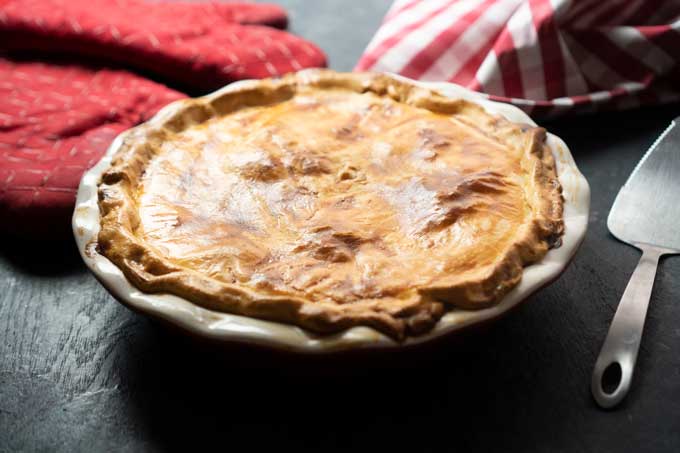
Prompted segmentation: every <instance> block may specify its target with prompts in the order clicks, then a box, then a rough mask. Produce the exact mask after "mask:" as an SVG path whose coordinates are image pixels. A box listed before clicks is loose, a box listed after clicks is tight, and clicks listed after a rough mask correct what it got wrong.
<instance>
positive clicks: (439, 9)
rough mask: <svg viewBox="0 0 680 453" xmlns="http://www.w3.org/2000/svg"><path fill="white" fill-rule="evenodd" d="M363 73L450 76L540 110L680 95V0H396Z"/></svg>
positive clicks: (614, 105)
mask: <svg viewBox="0 0 680 453" xmlns="http://www.w3.org/2000/svg"><path fill="white" fill-rule="evenodd" d="M355 70H357V71H386V72H393V73H398V74H401V75H404V76H406V77H410V78H413V79H420V80H428V81H450V82H455V83H457V84H459V85H462V86H465V87H467V88H470V89H473V90H477V91H480V92H482V93H485V94H486V95H487V96H488V97H489V98H491V99H493V100H498V101H504V102H510V103H512V104H515V105H517V106H518V107H520V108H522V109H523V110H525V111H526V112H528V113H530V114H532V115H535V116H546V115H557V114H561V113H565V112H575V111H579V112H580V111H594V110H601V109H625V108H631V107H637V106H640V105H644V104H652V103H662V102H670V101H675V100H679V99H680V0H578V1H577V0H396V1H395V2H394V4H393V5H392V7H391V8H390V10H389V11H388V13H387V15H386V17H385V19H384V21H383V24H382V25H381V27H380V29H379V30H378V32H377V33H376V35H375V36H374V38H373V40H372V41H371V42H370V44H369V45H368V47H367V49H366V50H365V52H364V54H363V56H362V57H361V59H360V60H359V63H358V64H357V66H356V68H355Z"/></svg>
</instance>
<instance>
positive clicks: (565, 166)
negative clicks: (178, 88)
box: [73, 70, 590, 352]
mask: <svg viewBox="0 0 680 453" xmlns="http://www.w3.org/2000/svg"><path fill="white" fill-rule="evenodd" d="M308 71H310V72H311V71H314V70H307V71H301V74H303V75H304V73H305V72H308ZM385 75H387V76H388V77H392V78H395V79H396V80H398V81H401V82H405V83H409V84H413V85H415V86H419V87H423V88H426V89H431V90H433V91H437V92H439V93H441V94H443V95H444V96H447V97H452V98H462V99H465V100H468V101H471V102H474V103H476V104H478V105H480V106H482V107H483V108H484V109H485V110H486V111H487V112H489V113H492V114H500V115H501V116H503V117H505V118H506V119H508V120H510V121H513V122H516V123H528V124H531V125H535V123H534V122H533V121H532V120H531V119H530V118H529V117H528V115H526V114H525V113H524V112H522V111H521V110H519V109H518V108H516V107H514V106H511V105H508V104H501V103H497V102H493V101H490V100H488V99H486V98H485V96H484V95H482V94H480V93H476V92H472V91H470V90H467V89H465V88H463V87H460V86H458V85H454V84H451V83H438V82H437V83H432V82H418V81H413V80H410V79H406V78H404V77H401V76H396V75H393V74H385ZM258 82H259V81H257V80H247V81H240V82H235V83H232V84H230V85H228V86H226V87H224V88H222V89H220V90H217V91H215V92H213V93H211V94H208V95H206V96H204V97H203V100H207V101H210V100H211V99H214V98H216V97H219V96H220V95H222V94H224V93H226V92H231V91H236V90H239V89H243V88H244V87H245V86H247V85H248V84H257V83H258ZM187 102H191V101H190V100H189V101H188V100H180V101H175V102H173V103H171V104H169V105H168V106H166V107H164V108H163V109H162V110H161V111H160V112H159V113H157V114H156V115H155V116H154V117H153V118H152V119H151V120H149V122H150V123H159V122H162V121H163V120H164V119H166V118H168V117H169V116H171V115H175V114H177V113H178V112H179V111H180V110H181V109H182V107H183V106H184V105H186V103H187ZM129 133H130V132H129V131H126V132H123V133H122V134H120V135H119V136H118V137H117V138H116V139H115V140H114V141H113V143H112V144H111V146H110V147H109V149H108V150H107V152H106V154H105V155H104V156H103V157H102V159H101V160H100V161H99V162H98V164H97V165H95V166H94V167H93V168H92V169H90V170H89V171H88V172H86V173H85V174H84V175H83V178H82V180H81V184H80V187H79V190H78V195H77V201H76V208H75V211H74V216H73V230H74V234H75V238H76V242H77V245H78V249H79V251H80V253H81V256H82V257H83V260H84V261H85V263H86V265H87V266H88V268H90V270H91V271H92V272H93V273H94V275H95V276H96V277H97V279H98V280H99V281H100V282H101V283H102V284H103V285H104V286H105V287H106V288H107V290H108V291H109V292H110V293H111V294H112V295H114V297H116V299H118V300H119V301H120V302H122V303H123V304H125V305H127V306H129V307H130V308H133V309H136V310H138V311H141V312H144V313H145V314H148V315H150V316H153V317H158V318H161V319H164V320H166V321H169V322H171V323H174V324H176V325H178V326H179V327H181V328H183V329H184V330H187V331H189V332H191V333H194V334H197V335H199V336H204V337H210V338H215V339H220V340H225V341H238V342H248V343H256V344H259V345H264V346H272V347H277V348H282V349H287V350H297V351H301V352H302V351H306V352H320V351H328V350H341V349H353V348H370V347H390V346H399V345H410V344H417V343H422V342H425V341H427V340H429V339H432V338H435V337H439V336H442V335H445V334H449V333H453V332H455V331H459V330H460V329H462V328H464V327H468V326H470V325H473V324H477V323H480V322H483V321H487V320H489V319H492V318H496V317H498V316H500V315H502V314H503V313H505V312H506V311H508V310H509V309H511V308H512V307H514V306H516V305H518V304H519V303H520V302H521V301H522V300H524V299H526V298H527V297H528V296H529V295H531V294H532V293H533V292H535V291H536V290H537V289H539V288H540V287H542V286H544V285H545V284H547V283H549V282H550V281H552V280H554V279H555V278H556V277H557V276H558V275H559V274H560V273H561V272H562V271H563V270H564V269H565V268H566V265H567V264H568V262H569V261H570V260H571V258H572V257H573V255H574V254H575V252H576V250H577V249H578V246H579V245H580V243H581V241H582V240H583V237H584V236H585V231H586V228H587V221H588V211H589V201H590V200H589V199H590V194H589V187H588V183H587V181H586V180H585V178H584V177H583V175H581V173H580V172H579V171H578V168H577V167H576V165H575V163H574V161H573V158H572V157H571V154H570V152H569V150H568V148H567V146H566V144H564V142H562V141H561V140H560V139H559V138H557V137H556V136H554V135H552V134H550V133H548V134H547V146H548V148H549V149H550V150H551V152H552V154H553V156H554V158H555V161H556V164H557V176H558V179H559V180H560V182H561V183H562V186H563V190H564V198H565V200H564V223H565V234H564V236H563V237H562V246H561V247H559V248H555V249H551V250H549V251H548V254H546V256H545V257H544V258H543V259H542V260H541V261H539V262H538V263H536V264H533V265H530V266H527V267H525V268H524V271H523V277H522V281H521V282H520V283H519V285H518V286H517V287H515V288H514V289H513V290H512V291H511V292H510V293H509V294H507V295H506V296H505V297H504V298H503V299H502V300H501V301H500V302H499V303H498V304H497V305H494V306H491V307H489V308H484V309H479V310H453V311H449V312H448V313H446V314H445V315H444V317H443V318H442V319H441V320H440V321H439V322H438V323H437V324H436V325H435V327H434V328H433V329H432V330H431V331H429V332H427V333H424V334H422V335H419V336H409V337H408V338H407V339H406V340H405V341H402V342H396V341H395V340H393V339H391V338H390V337H388V336H386V335H384V334H382V333H379V332H378V331H376V330H374V329H372V328H370V327H363V326H361V327H352V328H349V329H347V330H344V331H342V332H340V333H337V334H330V335H328V334H326V335H320V334H316V333H312V332H309V331H307V330H305V329H303V328H300V327H297V326H294V325H288V324H283V323H279V322H275V321H265V320H260V319H256V318H251V317H247V316H242V315H233V314H228V313H222V312H216V311H212V310H209V309H206V308H202V307H200V306H198V305H195V304H193V303H191V302H189V301H187V300H185V299H182V298H181V297H178V296H174V295H169V294H146V293H143V292H142V291H140V290H139V289H137V288H136V287H135V286H133V285H132V284H131V283H130V282H129V281H128V279H127V278H126V277H125V276H124V275H123V273H122V271H121V270H120V269H119V268H118V267H116V266H115V265H114V264H113V263H112V262H110V261H109V260H108V259H107V258H105V257H104V256H102V255H100V254H98V253H97V252H96V250H94V249H93V248H91V247H88V244H90V243H92V242H93V240H95V239H96V238H97V235H98V232H99V226H100V222H99V220H100V213H99V205H98V202H97V189H98V187H97V186H98V183H99V180H100V177H101V175H102V174H103V173H104V171H106V169H107V168H108V167H109V166H110V163H111V158H112V156H113V155H114V154H115V153H116V152H117V150H118V149H119V148H120V146H121V144H122V141H123V139H124V138H125V137H126V136H127V134H129Z"/></svg>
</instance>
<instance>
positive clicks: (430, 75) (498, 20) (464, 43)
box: [421, 0, 521, 80]
mask: <svg viewBox="0 0 680 453" xmlns="http://www.w3.org/2000/svg"><path fill="white" fill-rule="evenodd" d="M520 1H521V0H501V1H499V2H497V3H495V4H494V5H492V6H491V7H489V8H487V9H486V11H484V13H483V14H482V15H481V16H480V17H479V18H478V19H477V20H476V21H475V22H474V23H473V24H471V25H470V26H469V27H468V28H467V29H466V30H465V31H464V32H463V33H462V34H461V36H460V38H458V40H457V41H456V42H455V43H454V44H453V45H452V46H451V47H450V48H449V49H448V50H447V51H446V52H445V53H444V54H443V55H442V56H441V57H440V58H439V59H438V60H437V61H436V62H435V63H434V64H433V65H432V66H431V67H430V69H429V70H428V71H427V72H425V74H423V76H422V77H421V79H422V80H451V79H453V78H454V77H455V75H456V74H457V73H458V71H459V70H460V69H461V68H462V67H463V66H464V65H465V63H467V62H468V61H469V60H470V58H472V57H474V56H475V55H476V54H477V53H478V52H479V50H480V49H481V47H482V46H483V44H484V40H483V39H480V37H481V36H494V35H497V34H498V33H499V31H500V30H501V29H502V26H503V24H504V23H505V22H506V21H507V20H508V18H509V17H511V15H512V13H513V12H514V10H515V9H516V8H517V6H518V5H519V3H520ZM466 12H468V11H466Z"/></svg>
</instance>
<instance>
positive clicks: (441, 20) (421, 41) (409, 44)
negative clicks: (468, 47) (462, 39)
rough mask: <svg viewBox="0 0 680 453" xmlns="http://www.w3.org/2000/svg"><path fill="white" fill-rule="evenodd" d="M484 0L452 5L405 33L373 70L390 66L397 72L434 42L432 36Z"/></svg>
mask: <svg viewBox="0 0 680 453" xmlns="http://www.w3.org/2000/svg"><path fill="white" fill-rule="evenodd" d="M482 1H483V0H466V1H462V2H457V3H454V4H452V5H450V6H449V7H448V8H446V9H445V10H444V11H442V12H441V13H440V14H438V15H437V16H436V17H434V18H433V19H431V20H430V21H429V22H427V24H426V25H425V26H423V27H421V28H419V29H417V30H414V31H412V32H411V33H408V34H407V35H405V36H404V37H403V38H402V41H401V42H400V43H399V44H397V45H396V46H394V47H392V48H391V49H389V50H388V51H387V52H385V53H384V54H383V55H382V57H381V58H380V61H378V63H377V64H376V65H374V66H373V70H377V71H388V70H390V69H388V68H396V69H397V71H396V72H399V71H401V70H403V69H404V66H405V65H407V64H408V63H409V62H410V61H411V59H412V58H413V56H415V55H416V54H417V53H418V52H420V51H421V50H423V49H424V48H425V47H427V46H428V45H429V44H430V43H431V42H432V41H431V38H433V37H434V36H436V35H438V34H439V33H441V32H442V31H444V30H446V29H447V28H448V27H450V26H451V24H452V23H454V22H455V21H456V20H458V18H459V17H460V16H462V15H464V14H466V13H467V12H469V11H472V10H473V9H475V8H476V7H477V6H479V4H480V3H482Z"/></svg>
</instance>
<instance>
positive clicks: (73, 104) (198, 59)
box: [0, 0, 325, 238]
mask: <svg viewBox="0 0 680 453" xmlns="http://www.w3.org/2000/svg"><path fill="white" fill-rule="evenodd" d="M286 21H287V19H286V14H285V12H284V11H283V10H282V9H280V8H278V7H276V6H272V5H251V4H234V3H230V4H214V3H210V4H188V3H186V4H185V3H168V4H161V3H144V2H140V1H130V0H119V1H117V2H111V1H108V0H107V1H102V0H87V1H80V0H77V1H73V0H71V1H57V0H24V1H13V0H9V1H4V2H3V1H2V0H0V51H5V52H7V51H11V52H12V53H13V54H17V53H19V54H21V52H22V51H31V54H33V52H35V51H39V52H41V53H42V54H45V53H48V54H54V55H56V56H59V55H64V54H68V55H70V58H71V60H70V61H71V62H70V63H46V62H43V63H40V62H34V61H29V60H26V59H23V58H21V59H17V58H4V59H0V229H2V230H5V231H10V232H14V233H20V234H22V235H24V236H33V237H41V238H58V237H67V236H68V235H69V234H70V217H71V214H72V210H73V204H74V201H75V194H76V190H77V187H78V183H79V181H80V177H81V176H82V173H83V172H84V171H85V170H87V169H88V168H90V167H91V166H92V165H94V164H95V163H96V162H97V161H98V160H99V158H100V157H101V156H102V154H103V153H104V152H105V150H106V149H107V147H108V145H109V144H110V142H111V141H112V140H113V138H114V137H115V136H116V135H117V134H118V133H120V132H122V131H123V130H125V129H127V128H129V127H132V126H134V125H136V124H139V123H140V122H142V121H145V120H146V119H148V118H149V117H150V116H152V115H153V114H154V113H155V112H156V111H157V110H158V109H160V108H161V107H163V106H164V105H166V104H167V103H168V102H171V101H173V100H176V99H180V98H182V97H184V96H185V95H184V94H182V93H180V92H178V91H175V90H172V89H170V88H167V87H166V86H164V85H161V84H158V83H155V82H152V81H150V80H146V79H145V78H143V77H141V76H139V75H135V74H133V73H131V72H128V71H125V70H120V69H107V68H102V67H92V66H88V65H85V64H81V63H79V62H81V61H88V60H91V58H90V57H91V56H94V57H96V58H97V61H102V60H103V61H110V62H113V63H115V64H118V65H124V66H125V67H128V68H132V69H139V70H142V71H144V72H145V73H150V74H153V75H156V76H158V77H160V78H162V79H163V80H164V81H167V82H169V83H175V84H178V85H181V86H187V87H192V88H195V89H201V90H209V89H214V88H217V87H220V86H223V85H224V84H226V83H228V82H230V81H233V80H238V79H245V78H260V77H267V76H275V75H280V74H284V73H286V72H290V71H294V70H298V69H302V68H305V67H314V66H324V65H325V56H324V55H323V53H322V52H321V51H320V50H319V49H318V48H316V47H315V46H314V45H312V44H310V43H308V42H306V41H304V40H303V39H301V38H298V37H295V36H292V35H290V34H288V33H286V32H284V31H281V30H276V29H273V28H271V27H270V26H277V27H283V26H285V25H286ZM252 24H264V25H252ZM265 25H268V26H265ZM74 60H76V61H78V63H74V62H73V61H74Z"/></svg>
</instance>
